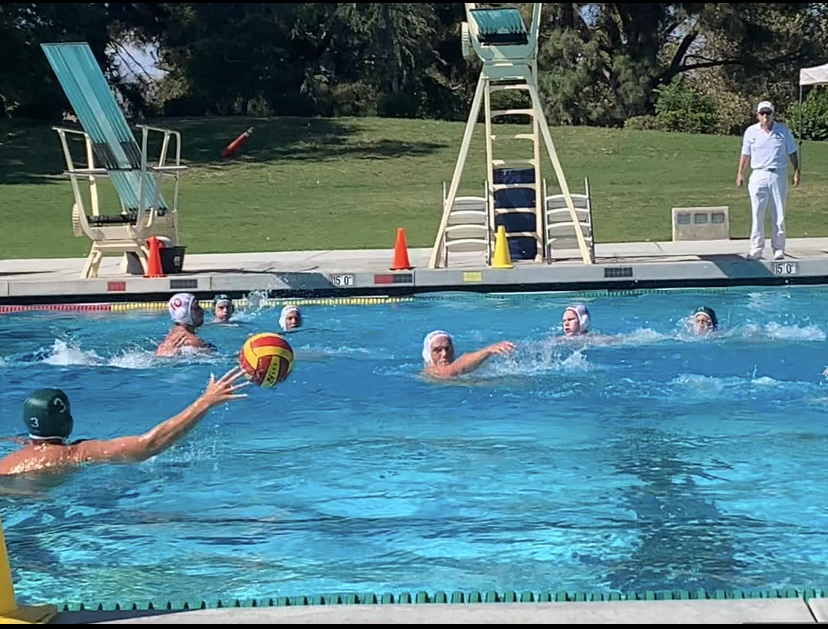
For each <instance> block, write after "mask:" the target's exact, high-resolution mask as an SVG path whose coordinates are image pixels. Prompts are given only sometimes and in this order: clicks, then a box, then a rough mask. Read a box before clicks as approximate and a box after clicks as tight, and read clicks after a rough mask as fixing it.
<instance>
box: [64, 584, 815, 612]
mask: <svg viewBox="0 0 828 629" xmlns="http://www.w3.org/2000/svg"><path fill="white" fill-rule="evenodd" d="M826 597H828V591H827V590H823V589H819V588H815V589H794V588H788V589H771V590H732V591H725V590H703V589H699V590H678V591H657V590H647V591H643V592H629V593H620V592H597V593H596V592H566V591H558V592H551V591H541V592H532V591H523V592H516V591H508V590H507V591H505V592H497V591H491V590H490V591H486V592H480V591H471V592H463V591H453V592H452V593H451V594H450V595H449V594H448V593H446V592H444V591H437V592H434V593H428V592H425V591H417V592H414V593H413V594H412V593H411V592H402V593H399V594H392V593H384V594H380V595H377V594H374V593H370V592H369V593H367V594H316V595H312V596H302V595H299V596H277V597H263V598H255V599H240V598H227V599H208V598H205V599H203V600H200V601H181V600H175V601H169V600H168V601H145V602H130V603H125V602H115V601H110V602H98V603H86V602H65V603H59V604H57V607H58V610H59V611H60V612H78V611H86V612H90V611H91V612H94V611H103V612H112V611H145V610H147V611H148V610H165V611H186V610H195V609H222V608H224V609H226V608H251V607H303V606H310V605H314V606H315V605H395V604H396V605H399V604H468V603H472V604H474V603H556V602H559V603H570V602H612V601H670V600H673V601H677V600H682V601H687V600H745V599H800V600H802V601H804V602H805V603H807V602H808V601H809V600H810V599H816V598H826Z"/></svg>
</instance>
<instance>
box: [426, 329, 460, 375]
mask: <svg viewBox="0 0 828 629" xmlns="http://www.w3.org/2000/svg"><path fill="white" fill-rule="evenodd" d="M423 362H425V364H426V367H429V366H431V365H450V364H451V363H452V362H454V340H453V339H452V338H451V334H449V333H448V332H446V331H445V330H434V331H433V332H429V333H428V334H426V336H425V339H423Z"/></svg>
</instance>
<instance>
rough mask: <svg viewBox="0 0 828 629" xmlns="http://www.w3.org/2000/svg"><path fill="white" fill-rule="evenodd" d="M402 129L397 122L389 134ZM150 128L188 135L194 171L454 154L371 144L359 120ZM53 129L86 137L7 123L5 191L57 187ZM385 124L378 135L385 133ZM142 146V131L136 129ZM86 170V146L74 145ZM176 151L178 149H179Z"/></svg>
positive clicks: (429, 146) (181, 123) (434, 147)
mask: <svg viewBox="0 0 828 629" xmlns="http://www.w3.org/2000/svg"><path fill="white" fill-rule="evenodd" d="M396 122H398V121H389V127H391V126H392V125H394V124H395V123H396ZM147 124H149V125H151V126H156V127H162V128H169V129H171V130H173V131H178V132H180V133H181V138H182V142H181V143H182V149H181V155H182V160H183V161H184V162H185V163H186V164H188V165H190V166H207V167H216V168H224V167H227V166H230V165H235V164H244V165H251V166H252V165H259V164H272V163H278V162H282V161H287V160H290V161H296V160H301V161H323V160H329V159H340V158H347V159H393V158H397V157H411V156H424V155H431V154H433V153H435V152H436V151H438V150H440V149H443V148H445V147H446V146H448V145H447V144H445V143H436V142H432V141H427V140H426V139H425V138H424V139H423V140H420V141H413V142H404V141H401V140H396V139H393V137H388V136H392V135H393V133H392V129H389V130H388V131H387V132H385V133H382V134H381V135H383V136H385V137H377V138H371V137H370V136H367V135H366V136H365V137H364V138H361V137H360V136H362V135H363V134H364V133H365V128H364V127H363V126H362V125H360V124H358V123H357V122H354V121H353V120H347V121H342V120H337V119H331V118H244V117H233V118H229V117H228V118H174V119H164V120H154V121H149V122H147ZM52 126H62V127H65V128H69V129H77V130H80V129H81V127H80V126H79V125H78V124H77V123H71V122H65V123H60V124H56V125H51V124H49V123H46V122H31V121H19V120H12V121H4V122H2V123H0V184H32V183H53V182H56V181H60V178H61V177H62V176H63V172H64V170H65V162H64V160H63V152H62V150H61V145H60V141H59V138H58V135H57V133H56V132H55V131H54V130H53V129H52V128H51V127H52ZM249 127H253V133H252V135H251V136H250V137H249V138H248V139H247V141H246V142H245V143H244V144H243V146H242V147H241V148H240V149H239V151H238V153H237V154H236V155H235V156H233V157H231V158H228V159H225V158H222V157H221V152H222V150H223V149H224V148H225V147H226V146H227V145H228V144H230V142H232V141H233V140H234V139H235V138H236V137H238V136H239V135H240V134H241V133H243V132H244V131H245V129H247V128H249ZM382 128H383V127H382V124H381V123H380V124H379V125H378V129H380V130H382ZM133 132H134V133H135V136H136V139H137V140H138V141H139V142H140V137H141V135H140V131H139V130H137V129H133ZM150 137H151V138H153V137H154V138H155V139H157V141H156V142H153V141H151V142H150V150H149V155H150V157H151V158H152V157H153V156H154V155H157V154H158V152H159V149H160V135H159V134H156V135H155V136H150ZM71 146H72V149H71V150H72V153H73V157H74V159H75V160H76V163H79V158H80V157H81V156H82V154H83V153H82V150H83V145H82V143H81V142H80V141H77V142H73V143H72V145H71ZM170 149H171V150H172V149H174V147H173V146H171V147H170Z"/></svg>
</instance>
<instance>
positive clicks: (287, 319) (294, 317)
mask: <svg viewBox="0 0 828 629" xmlns="http://www.w3.org/2000/svg"><path fill="white" fill-rule="evenodd" d="M279 325H280V326H281V328H282V329H283V330H284V331H285V332H287V331H288V330H294V329H296V328H300V327H302V313H301V311H300V310H299V307H298V306H293V305H287V306H285V307H284V308H282V313H281V314H280V315H279Z"/></svg>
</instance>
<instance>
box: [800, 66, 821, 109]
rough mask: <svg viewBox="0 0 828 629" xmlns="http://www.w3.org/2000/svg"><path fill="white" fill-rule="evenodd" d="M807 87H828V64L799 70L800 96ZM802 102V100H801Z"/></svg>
mask: <svg viewBox="0 0 828 629" xmlns="http://www.w3.org/2000/svg"><path fill="white" fill-rule="evenodd" d="M805 85H828V63H826V64H825V65H821V66H814V67H813V68H800V70H799V94H800V96H801V94H802V88H803V86H805ZM800 100H802V99H801V98H800Z"/></svg>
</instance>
